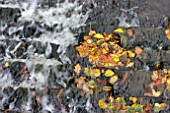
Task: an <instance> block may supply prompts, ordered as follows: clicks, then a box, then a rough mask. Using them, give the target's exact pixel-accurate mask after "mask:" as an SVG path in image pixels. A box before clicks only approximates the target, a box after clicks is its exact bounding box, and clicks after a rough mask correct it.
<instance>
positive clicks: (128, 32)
mask: <svg viewBox="0 0 170 113" xmlns="http://www.w3.org/2000/svg"><path fill="white" fill-rule="evenodd" d="M127 34H128V35H129V36H130V37H133V35H134V33H133V31H132V29H128V30H127Z"/></svg>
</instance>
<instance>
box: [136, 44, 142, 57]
mask: <svg viewBox="0 0 170 113" xmlns="http://www.w3.org/2000/svg"><path fill="white" fill-rule="evenodd" d="M135 53H136V54H138V55H139V54H141V53H142V49H141V48H140V47H138V46H136V47H135Z"/></svg>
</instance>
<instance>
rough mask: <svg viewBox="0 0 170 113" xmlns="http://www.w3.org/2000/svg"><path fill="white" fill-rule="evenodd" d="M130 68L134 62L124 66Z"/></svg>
mask: <svg viewBox="0 0 170 113" xmlns="http://www.w3.org/2000/svg"><path fill="white" fill-rule="evenodd" d="M132 66H134V62H130V63H128V64H127V65H126V67H132Z"/></svg>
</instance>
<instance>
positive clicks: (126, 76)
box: [120, 72, 128, 84]
mask: <svg viewBox="0 0 170 113" xmlns="http://www.w3.org/2000/svg"><path fill="white" fill-rule="evenodd" d="M127 78H128V72H126V74H125V75H124V76H123V78H122V80H121V81H120V84H123V83H124V82H125V81H126V79H127Z"/></svg>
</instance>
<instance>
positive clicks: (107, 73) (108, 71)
mask: <svg viewBox="0 0 170 113" xmlns="http://www.w3.org/2000/svg"><path fill="white" fill-rule="evenodd" d="M114 74H115V73H114V72H113V71H112V70H110V69H108V70H107V71H106V72H105V74H104V75H105V76H106V77H110V76H113V75H114Z"/></svg>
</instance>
